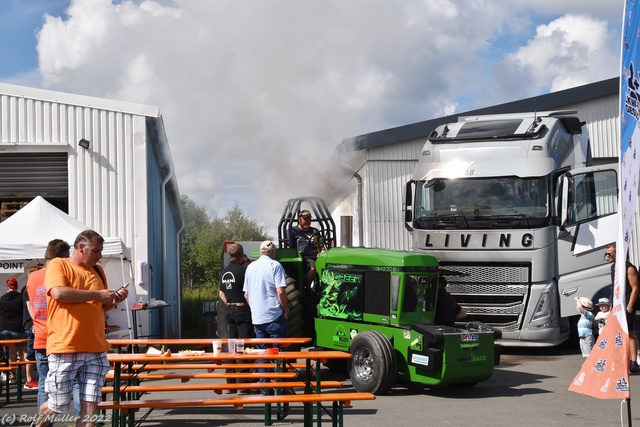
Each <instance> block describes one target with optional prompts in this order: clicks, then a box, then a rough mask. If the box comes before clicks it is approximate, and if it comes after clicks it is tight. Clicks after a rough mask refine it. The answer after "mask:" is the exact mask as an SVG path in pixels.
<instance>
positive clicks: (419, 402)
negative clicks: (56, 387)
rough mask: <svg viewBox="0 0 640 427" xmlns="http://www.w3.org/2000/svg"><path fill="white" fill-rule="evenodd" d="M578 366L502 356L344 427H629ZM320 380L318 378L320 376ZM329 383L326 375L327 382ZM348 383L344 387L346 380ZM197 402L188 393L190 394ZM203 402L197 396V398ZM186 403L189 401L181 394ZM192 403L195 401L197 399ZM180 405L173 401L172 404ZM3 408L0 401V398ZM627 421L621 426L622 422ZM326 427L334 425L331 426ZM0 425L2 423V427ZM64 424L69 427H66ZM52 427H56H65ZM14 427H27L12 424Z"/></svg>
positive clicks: (193, 416)
mask: <svg viewBox="0 0 640 427" xmlns="http://www.w3.org/2000/svg"><path fill="white" fill-rule="evenodd" d="M582 362H583V359H582V357H581V356H580V355H579V354H578V352H577V351H576V350H564V349H528V350H509V349H503V357H502V364H501V366H499V367H498V368H497V369H496V371H495V373H494V375H493V377H492V378H491V379H490V380H489V381H486V382H484V383H481V384H478V385H477V386H475V387H473V388H469V389H459V388H444V389H438V390H429V389H421V388H413V389H407V388H402V387H397V388H395V389H394V390H393V391H392V392H391V393H390V394H388V395H385V396H379V397H378V398H377V399H376V400H374V401H368V402H354V404H353V407H351V408H346V409H345V420H344V421H345V425H346V426H350V427H372V426H373V425H376V426H377V425H381V426H413V425H415V426H429V425H438V426H465V427H471V426H474V427H475V426H480V427H482V426H491V427H495V426H496V425H505V426H506V425H509V426H511V425H513V426H532V427H533V426H535V427H540V426H567V427H574V426H577V425H597V426H599V427H603V426H621V425H624V426H626V425H628V423H627V420H626V416H627V408H626V406H625V405H624V404H623V402H622V400H598V399H594V398H592V397H589V396H584V395H581V394H577V393H573V392H569V391H568V390H567V389H568V387H569V384H570V382H571V381H572V380H573V377H574V376H575V374H576V373H577V371H578V369H579V367H580V366H581V364H582ZM324 374H325V372H324V371H323V375H324ZM329 377H332V378H335V377H334V376H331V375H330V374H329V373H328V371H327V372H326V377H325V376H323V378H329ZM346 383H347V384H349V382H348V379H346ZM639 385H640V376H633V377H632V378H631V387H632V388H631V393H632V412H633V417H632V421H633V423H634V424H637V425H640V404H638V403H637V400H640V394H638V395H637V397H634V396H635V395H634V393H638V390H640V387H639ZM191 394H192V395H194V394H193V393H191ZM199 394H200V396H202V392H200V393H199ZM184 395H185V397H186V395H187V393H184ZM195 395H196V396H197V395H198V393H196V394H195ZM173 397H177V396H173ZM0 400H1V401H4V396H2V397H1V398H0ZM34 410H35V393H34V392H30V391H28V392H26V395H25V399H24V400H23V402H20V403H11V404H9V405H5V406H4V407H0V425H7V423H6V421H10V420H11V417H12V416H13V415H20V414H29V415H31V414H32V413H33V411H34ZM623 419H624V423H623V422H622V420H623ZM323 420H324V421H323V422H324V423H325V425H331V424H330V422H329V419H328V418H326V417H325V418H324V419H323ZM3 421H5V423H4V424H3ZM67 424H68V423H67ZM67 424H63V423H60V424H57V425H61V426H64V425H67ZM301 424H302V410H301V408H298V407H296V408H293V409H292V411H291V413H290V414H289V416H288V417H287V418H286V419H285V420H284V421H277V422H275V423H274V425H301ZM14 425H28V424H27V423H14ZM262 425H263V413H262V409H261V408H251V407H247V408H245V409H243V410H236V409H234V408H177V409H173V410H162V411H160V410H157V411H154V412H153V413H152V414H151V416H150V417H149V418H148V420H147V421H146V422H145V423H144V424H143V426H144V427H147V426H148V427H160V426H163V427H164V426H187V427H197V426H234V427H236V426H237V427H243V426H253V427H256V426H262Z"/></svg>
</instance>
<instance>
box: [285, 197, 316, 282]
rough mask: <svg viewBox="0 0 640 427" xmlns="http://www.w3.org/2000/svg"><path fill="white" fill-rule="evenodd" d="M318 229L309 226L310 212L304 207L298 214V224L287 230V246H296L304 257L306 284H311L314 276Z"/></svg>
mask: <svg viewBox="0 0 640 427" xmlns="http://www.w3.org/2000/svg"><path fill="white" fill-rule="evenodd" d="M317 233H318V229H317V228H315V227H312V226H311V212H309V211H308V210H306V209H304V210H301V211H300V214H298V225H294V226H293V227H291V231H290V232H289V247H291V248H297V249H298V251H299V252H300V255H301V256H302V258H303V259H304V264H305V272H306V274H307V284H311V283H312V282H313V281H314V279H315V277H316V258H318V252H319V251H320V248H319V242H318V234H317Z"/></svg>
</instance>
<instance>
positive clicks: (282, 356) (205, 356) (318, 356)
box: [107, 350, 351, 363]
mask: <svg viewBox="0 0 640 427" xmlns="http://www.w3.org/2000/svg"><path fill="white" fill-rule="evenodd" d="M350 358H351V354H350V353H347V352H344V351H338V350H327V351H324V350H320V351H281V352H279V353H277V354H269V353H265V354H262V353H261V354H254V353H246V352H245V353H243V354H237V353H224V352H223V353H220V354H217V355H214V354H213V353H211V352H209V353H202V354H178V353H172V354H171V355H149V354H146V353H108V354H107V359H108V360H109V362H111V363H136V362H138V363H152V362H193V361H214V362H216V361H220V362H222V361H228V360H255V359H269V360H288V359H310V360H322V359H350Z"/></svg>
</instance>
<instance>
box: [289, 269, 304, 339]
mask: <svg viewBox="0 0 640 427" xmlns="http://www.w3.org/2000/svg"><path fill="white" fill-rule="evenodd" d="M286 291H287V300H288V308H289V319H288V336H289V337H291V338H297V337H301V336H302V335H303V331H304V318H303V315H304V310H303V307H302V295H301V294H300V291H298V290H297V289H296V281H295V279H293V278H292V277H287V289H286Z"/></svg>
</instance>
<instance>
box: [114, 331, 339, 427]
mask: <svg viewBox="0 0 640 427" xmlns="http://www.w3.org/2000/svg"><path fill="white" fill-rule="evenodd" d="M269 340H270V341H269V342H270V343H272V344H277V343H282V341H283V340H282V339H280V340H271V339H269ZM286 340H288V341H287V342H289V343H290V342H291V341H292V340H296V339H295V338H288V339H286ZM116 341H122V340H116ZM124 341H128V340H124ZM150 341H153V343H154V344H155V345H158V341H159V340H150ZM162 341H164V342H165V345H167V344H169V343H168V342H167V340H162ZM169 341H179V342H173V343H172V344H185V343H184V340H169ZM186 341H190V340H186ZM207 341H208V342H209V341H211V340H207ZM260 341H262V343H263V344H264V339H262V340H260ZM245 342H246V341H245ZM252 344H255V343H252ZM123 345H129V344H128V343H124V344H123ZM107 358H108V360H109V362H110V363H111V364H113V372H114V388H113V400H114V402H119V401H120V400H121V399H123V398H124V399H125V400H126V399H127V396H126V392H125V393H124V396H123V394H122V393H121V392H120V387H121V385H122V384H123V372H127V374H132V373H133V374H134V375H135V373H140V372H142V371H143V370H144V367H145V366H146V365H147V364H149V363H154V364H155V363H161V362H170V363H171V364H172V365H175V364H177V363H181V362H182V363H193V362H213V363H220V364H221V365H222V364H224V363H229V362H233V363H235V362H243V361H245V362H246V361H250V360H256V359H259V360H265V361H272V362H279V363H282V364H283V365H286V364H287V363H291V362H296V361H298V360H304V361H305V373H304V375H299V373H297V370H295V369H294V370H293V371H294V372H296V373H297V376H299V380H302V381H304V383H305V388H304V393H305V394H311V393H313V392H314V389H313V387H312V383H315V386H316V387H315V392H316V393H320V392H321V381H322V379H321V375H320V372H321V369H320V368H321V363H322V361H325V360H327V359H348V358H351V354H349V353H346V352H342V351H280V352H279V353H277V354H270V353H264V354H263V353H260V354H256V353H255V352H247V351H245V353H244V354H237V353H226V352H222V353H220V354H217V355H214V354H213V353H212V352H204V353H202V354H193V353H185V354H177V353H172V354H170V355H149V354H146V353H109V354H108V355H107ZM313 362H315V381H313V379H314V375H313V366H312V365H313ZM134 366H135V372H131V371H130V370H128V369H132V367H134ZM230 366H232V365H230ZM284 367H285V368H286V366H284ZM168 377H170V375H168ZM197 377H198V376H197V374H193V378H197ZM127 378H129V379H130V378H131V377H129V376H128V377H127ZM125 390H126V389H125ZM313 404H314V403H313V402H305V403H304V407H305V410H304V417H305V425H311V424H312V419H313ZM320 411H321V407H320V406H318V411H317V416H318V417H320V416H321V412H320ZM269 414H270V407H269ZM121 415H122V414H121V412H120V411H119V410H118V409H117V408H114V409H113V426H114V427H119V426H124V424H125V419H124V418H123V417H122V416H121ZM129 415H130V416H132V415H133V411H131V412H130V413H129ZM269 417H270V415H269ZM310 420H311V421H310ZM266 423H267V407H266V404H265V424H266Z"/></svg>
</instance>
